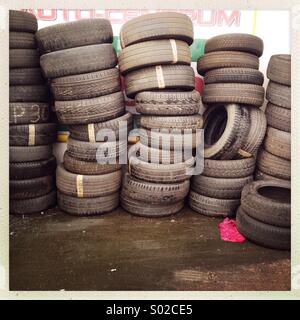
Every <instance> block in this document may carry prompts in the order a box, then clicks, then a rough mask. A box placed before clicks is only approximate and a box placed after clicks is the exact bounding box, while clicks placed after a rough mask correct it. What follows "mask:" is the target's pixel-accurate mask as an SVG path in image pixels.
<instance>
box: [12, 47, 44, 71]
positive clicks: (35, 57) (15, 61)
mask: <svg viewBox="0 0 300 320" xmlns="http://www.w3.org/2000/svg"><path fill="white" fill-rule="evenodd" d="M39 66H40V56H39V53H38V51H37V50H36V49H9V68H10V69H13V68H38V67H39Z"/></svg>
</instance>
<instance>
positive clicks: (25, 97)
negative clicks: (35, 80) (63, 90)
mask: <svg viewBox="0 0 300 320" xmlns="http://www.w3.org/2000/svg"><path fill="white" fill-rule="evenodd" d="M9 101H10V102H31V103H32V102H48V101H49V90H48V88H47V86H46V85H35V86H33V85H30V86H10V87H9Z"/></svg>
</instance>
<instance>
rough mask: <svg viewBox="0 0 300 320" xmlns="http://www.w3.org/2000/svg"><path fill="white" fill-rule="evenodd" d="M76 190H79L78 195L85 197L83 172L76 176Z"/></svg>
mask: <svg viewBox="0 0 300 320" xmlns="http://www.w3.org/2000/svg"><path fill="white" fill-rule="evenodd" d="M76 190H77V197H78V198H83V175H81V174H79V175H77V176H76Z"/></svg>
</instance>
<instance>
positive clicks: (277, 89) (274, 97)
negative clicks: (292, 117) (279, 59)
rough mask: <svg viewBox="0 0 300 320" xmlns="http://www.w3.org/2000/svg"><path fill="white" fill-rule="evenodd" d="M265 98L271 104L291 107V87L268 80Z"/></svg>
mask: <svg viewBox="0 0 300 320" xmlns="http://www.w3.org/2000/svg"><path fill="white" fill-rule="evenodd" d="M266 98H267V100H269V101H270V102H271V103H272V104H275V105H277V106H279V107H283V108H287V109H291V87H288V86H285V85H282V84H279V83H276V82H273V81H270V82H269V84H268V87H267V92H266Z"/></svg>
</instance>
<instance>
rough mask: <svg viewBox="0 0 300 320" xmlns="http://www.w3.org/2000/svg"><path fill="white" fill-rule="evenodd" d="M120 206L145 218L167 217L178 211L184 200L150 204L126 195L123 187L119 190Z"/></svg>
mask: <svg viewBox="0 0 300 320" xmlns="http://www.w3.org/2000/svg"><path fill="white" fill-rule="evenodd" d="M121 206H122V208H123V209H124V210H126V211H128V212H129V213H131V214H133V215H136V216H139V217H145V218H160V217H167V216H170V215H173V214H175V213H178V212H179V211H180V210H181V209H182V208H183V207H184V201H183V200H181V201H179V202H176V203H168V204H164V205H163V204H152V203H145V202H144V201H138V200H135V199H132V198H130V197H129V196H128V194H127V193H126V191H125V190H124V189H123V190H122V192H121Z"/></svg>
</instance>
